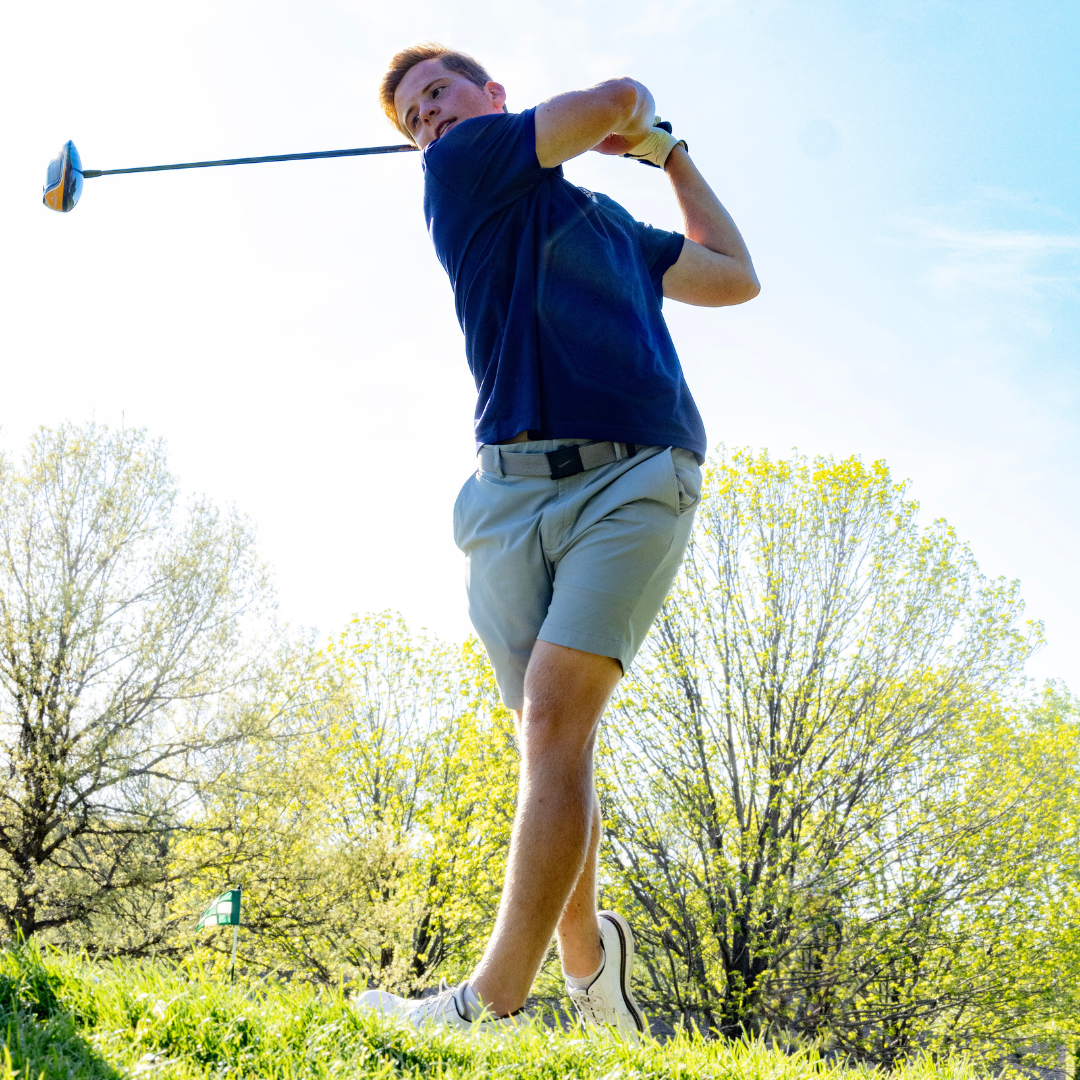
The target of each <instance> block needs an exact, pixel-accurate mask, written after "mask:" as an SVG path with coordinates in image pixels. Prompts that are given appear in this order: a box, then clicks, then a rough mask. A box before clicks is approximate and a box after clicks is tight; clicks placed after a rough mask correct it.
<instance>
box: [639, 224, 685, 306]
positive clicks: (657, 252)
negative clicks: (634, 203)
mask: <svg viewBox="0 0 1080 1080" xmlns="http://www.w3.org/2000/svg"><path fill="white" fill-rule="evenodd" d="M634 227H635V229H636V230H637V237H638V244H639V245H640V246H641V254H642V255H643V256H644V257H645V265H646V266H647V267H648V268H649V278H650V279H651V280H652V283H653V288H654V289H655V290H656V295H657V296H658V297H659V298H661V299H662V298H663V295H664V286H663V281H664V275H665V274H666V273H667V272H668V270H670V269H671V267H673V266H674V265H675V263H676V262H678V260H679V256H680V255H681V254H682V249H683V243H684V242H685V240H686V237H684V236H683V234H682V233H679V232H669V231H668V230H667V229H655V228H653V226H652V225H645V224H644V223H643V222H640V221H635V222H634Z"/></svg>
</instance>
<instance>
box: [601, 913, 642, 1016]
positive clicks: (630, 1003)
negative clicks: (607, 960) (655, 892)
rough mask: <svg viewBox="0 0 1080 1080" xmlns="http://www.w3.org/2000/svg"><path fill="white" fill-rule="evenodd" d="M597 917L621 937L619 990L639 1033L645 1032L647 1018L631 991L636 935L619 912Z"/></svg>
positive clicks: (602, 914)
mask: <svg viewBox="0 0 1080 1080" xmlns="http://www.w3.org/2000/svg"><path fill="white" fill-rule="evenodd" d="M597 915H598V918H601V919H607V921H608V922H609V923H611V924H612V925H613V926H614V927H615V932H616V933H617V934H618V935H619V944H620V945H621V946H622V948H620V950H619V989H620V990H621V991H622V999H623V1004H624V1005H625V1006H626V1010H627V1012H629V1013H630V1015H631V1016H632V1017H633V1018H634V1023H635V1024H637V1029H638V1031H639V1032H644V1031H645V1017H644V1016H643V1015H642V1013H641V1010H640V1009H639V1008H638V1003H637V1002H636V1001H635V1000H634V995H633V994H632V993H631V991H630V975H631V973H632V972H633V970H634V934H633V932H632V931H631V929H630V924H629V923H628V922H627V921H626V920H625V919H624V918H623V917H622V916H621V915H620V914H619V913H618V912H617V911H601V912H598V913H597Z"/></svg>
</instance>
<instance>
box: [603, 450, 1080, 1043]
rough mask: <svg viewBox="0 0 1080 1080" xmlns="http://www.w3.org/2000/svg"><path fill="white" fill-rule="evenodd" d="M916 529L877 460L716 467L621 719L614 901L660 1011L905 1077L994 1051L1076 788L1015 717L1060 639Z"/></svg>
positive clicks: (617, 719) (946, 531)
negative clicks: (952, 1055) (1013, 947)
mask: <svg viewBox="0 0 1080 1080" xmlns="http://www.w3.org/2000/svg"><path fill="white" fill-rule="evenodd" d="M917 509H918V508H917V505H916V504H915V503H913V502H912V501H910V500H909V499H907V498H906V496H905V490H904V486H903V485H898V484H894V483H893V481H892V480H891V478H890V476H889V473H888V470H887V468H886V467H885V465H884V464H883V463H881V462H877V463H875V464H874V465H872V466H869V467H867V466H864V465H863V464H862V463H861V462H859V461H858V460H856V459H848V460H846V461H842V462H834V461H832V460H829V459H816V460H814V461H810V460H808V459H805V458H797V459H795V460H793V461H790V462H785V461H774V460H772V459H771V458H769V457H768V456H767V455H766V454H761V455H753V454H751V453H736V454H735V455H733V456H732V457H731V458H730V459H729V458H726V457H722V458H721V459H720V460H719V461H717V462H716V463H715V464H713V465H712V466H711V467H710V468H709V469H708V470H707V475H706V483H705V488H704V499H703V503H702V506H701V508H700V510H699V516H698V521H697V524H696V529H695V534H694V537H693V540H692V543H691V546H690V549H689V552H688V555H687V558H686V562H685V565H684V569H683V572H682V574H681V577H680V579H679V581H678V582H677V585H676V587H675V589H674V590H673V592H672V594H671V596H670V597H669V599H668V602H667V603H666V605H665V607H664V610H663V612H662V614H661V617H660V619H659V621H658V624H657V626H656V627H655V628H654V631H653V634H652V635H651V637H650V639H649V640H648V642H647V643H646V646H645V648H644V649H643V651H642V654H641V656H640V657H639V659H638V661H637V663H636V664H635V667H634V669H633V671H632V672H631V675H630V677H629V678H628V679H626V680H624V683H623V684H622V685H621V687H620V692H619V699H618V701H617V702H616V703H615V706H614V716H613V717H612V721H611V722H610V723H609V724H608V725H607V726H606V731H607V743H606V751H605V753H606V755H607V760H608V767H607V769H606V774H605V775H606V776H607V784H608V787H607V790H606V793H605V799H604V801H605V804H606V806H605V810H606V817H607V820H608V826H607V827H608V834H609V839H610V843H609V845H607V846H606V866H607V872H608V875H609V887H608V891H609V894H610V895H611V896H612V898H613V899H616V900H617V901H618V902H622V903H624V904H626V905H627V906H630V907H632V908H633V909H635V911H636V915H637V919H638V926H639V927H640V930H641V936H642V939H643V941H642V946H643V948H642V954H643V959H644V961H645V968H646V971H647V976H648V980H649V983H650V984H651V985H650V986H649V987H648V988H643V993H645V994H646V995H647V996H648V997H651V998H652V1000H653V1002H654V1005H655V1006H657V1007H659V1008H660V1009H661V1010H662V1011H671V1010H672V1007H673V1011H675V1012H676V1013H677V1014H679V1015H681V1016H683V1017H684V1018H687V1019H692V1020H694V1021H696V1022H698V1023H701V1024H703V1025H704V1026H705V1027H708V1028H715V1029H716V1030H717V1031H719V1032H720V1033H722V1034H724V1035H729V1036H736V1035H739V1034H742V1033H744V1032H751V1033H753V1032H762V1031H765V1030H770V1031H772V1032H773V1033H774V1034H778V1033H785V1032H786V1033H789V1034H791V1035H798V1036H809V1037H812V1038H817V1039H824V1040H826V1041H827V1042H830V1043H831V1044H832V1045H835V1046H837V1047H839V1048H843V1049H844V1050H846V1051H848V1052H854V1053H856V1054H859V1055H860V1056H863V1057H865V1058H867V1059H870V1060H875V1061H880V1062H883V1063H886V1064H891V1063H892V1062H894V1061H896V1060H898V1059H899V1058H902V1057H903V1056H904V1055H905V1054H908V1053H910V1052H912V1051H913V1050H914V1049H916V1048H918V1047H920V1046H926V1045H928V1044H929V1043H930V1042H932V1041H933V1040H935V1039H938V1040H940V1039H942V1038H945V1039H946V1040H948V1039H952V1044H953V1045H956V1044H969V1045H970V1043H971V1040H972V1039H973V1038H975V1036H976V1035H978V1034H979V1032H980V1030H982V1034H986V1031H985V1029H979V1024H980V1022H981V1021H979V1020H977V1019H975V1018H976V1016H979V1015H981V1016H982V1017H983V1018H984V1019H985V1016H986V1008H987V1007H988V1006H989V1004H990V1003H992V1002H993V1001H994V1000H995V996H996V995H1000V994H1001V993H1002V985H1003V977H1002V976H1003V969H1002V967H1001V965H1000V964H987V963H985V962H982V963H977V962H976V958H977V957H979V956H981V957H982V959H983V961H985V960H986V959H987V949H988V948H989V949H990V950H991V952H992V951H993V947H994V939H993V935H994V933H995V932H997V931H998V930H1000V929H1002V927H1003V926H1004V925H1005V924H1006V923H1007V922H1008V920H1009V918H1011V917H1014V915H1015V911H1016V908H1017V905H1018V903H1020V901H1021V899H1031V898H1032V896H1033V895H1034V891H1035V890H1036V878H1037V876H1038V875H1037V874H1035V873H1033V872H1032V868H1033V867H1039V866H1042V865H1045V863H1044V860H1045V859H1047V858H1051V857H1053V853H1054V845H1055V844H1056V843H1058V840H1057V838H1056V836H1055V832H1054V828H1055V826H1054V821H1056V822H1057V823H1058V824H1059V825H1060V823H1061V820H1062V819H1061V817H1060V814H1059V813H1058V810H1061V809H1062V806H1063V804H1061V803H1060V800H1058V804H1059V805H1058V810H1055V811H1054V812H1053V813H1050V812H1049V811H1047V809H1046V808H1047V807H1048V806H1049V805H1050V803H1052V802H1053V801H1054V800H1053V799H1050V798H1049V794H1048V793H1050V792H1058V793H1060V791H1061V788H1062V785H1061V778H1060V776H1056V775H1055V773H1054V770H1053V769H1052V768H1051V767H1050V765H1049V762H1048V760H1047V759H1045V758H1044V759H1043V760H1041V761H1040V760H1039V759H1038V755H1037V754H1036V753H1035V752H1034V749H1033V748H1034V746H1035V743H1034V742H1032V741H1031V740H1030V739H1028V740H1027V741H1026V742H1025V740H1024V737H1023V736H1024V735H1025V730H1026V729H1025V726H1024V725H1025V721H1024V717H1023V716H1022V715H1019V714H1018V713H1017V711H1016V710H1015V709H1012V708H1011V707H1010V701H1011V700H1012V698H1013V696H1015V693H1016V691H1017V689H1018V687H1020V686H1021V685H1022V672H1023V664H1024V661H1025V659H1026V657H1027V656H1028V655H1029V653H1030V652H1031V650H1032V649H1033V648H1034V647H1035V646H1036V645H1037V644H1038V642H1039V640H1040V631H1041V628H1040V627H1039V626H1038V625H1036V624H1031V623H1028V624H1023V625H1022V624H1020V618H1021V613H1022V604H1021V602H1020V600H1019V598H1018V595H1017V586H1016V583H1007V582H1004V581H988V580H987V579H986V578H984V577H983V576H982V575H981V574H980V573H979V570H978V567H977V565H976V563H975V560H974V558H973V556H972V555H971V552H970V551H969V550H968V549H967V547H966V546H964V545H963V544H961V543H960V542H959V541H958V540H957V539H956V537H955V535H954V533H953V531H952V530H951V529H950V528H949V527H948V525H947V524H946V523H945V522H943V521H937V522H934V523H932V524H931V525H929V526H927V527H925V528H920V527H919V525H918V523H917V521H916V515H917ZM1043 749H1044V750H1045V745H1044V746H1043ZM1054 760H1055V762H1056V763H1057V764H1060V762H1061V760H1062V754H1061V753H1060V752H1059V753H1058V754H1056V755H1055V758H1054ZM1055 798H1056V796H1055ZM1038 807H1042V808H1043V809H1042V810H1039V811H1038V812H1036V809H1037V808H1038ZM1055 815H1057V816H1056V817H1055ZM1036 819H1038V820H1039V821H1041V824H1040V826H1039V827H1038V828H1033V827H1032V824H1033V822H1034V821H1036ZM1024 926H1030V920H1025V921H1024ZM664 1006H667V1009H665V1008H664ZM980 1010H982V1012H981V1013H980ZM1000 1033H1001V1032H1000V1031H999V1034H1000ZM965 1041H966V1043H965Z"/></svg>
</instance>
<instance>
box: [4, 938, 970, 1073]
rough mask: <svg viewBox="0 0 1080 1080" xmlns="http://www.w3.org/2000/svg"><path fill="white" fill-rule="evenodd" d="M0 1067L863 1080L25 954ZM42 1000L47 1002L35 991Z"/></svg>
mask: <svg viewBox="0 0 1080 1080" xmlns="http://www.w3.org/2000/svg"><path fill="white" fill-rule="evenodd" d="M0 979H2V980H3V982H2V983H0V986H3V987H8V986H12V985H14V986H18V987H21V988H22V989H20V990H18V992H17V993H15V994H14V996H13V995H12V994H11V993H9V992H7V991H6V990H5V991H4V993H3V995H2V996H0V1010H2V1016H0V1023H2V1024H3V1031H4V1040H5V1059H4V1060H2V1061H0V1080H15V1078H16V1077H20V1078H27V1077H29V1078H36V1077H39V1076H41V1077H43V1078H44V1080H117V1078H119V1077H120V1076H130V1075H135V1076H147V1077H160V1078H162V1080H173V1078H175V1080H195V1078H203V1077H205V1078H211V1077H213V1078H230V1080H231V1078H235V1080H242V1078H246V1077H250V1078H252V1080H278V1078H281V1080H285V1078H294V1077H313V1078H319V1080H330V1078H339V1077H347V1076H371V1077H386V1078H391V1077H415V1078H417V1080H419V1078H420V1077H427V1076H440V1077H444V1078H446V1080H451V1078H457V1080H482V1078H494V1077H496V1076H498V1077H510V1078H516V1080H549V1078H556V1077H580V1078H582V1080H605V1078H606V1080H610V1078H613V1077H620V1078H626V1080H632V1078H634V1077H659V1078H665V1080H695V1078H697V1077H701V1078H703V1080H704V1078H706V1077H708V1078H718V1077H719V1078H724V1080H805V1078H806V1077H807V1076H813V1077H815V1078H817V1080H870V1078H871V1077H872V1075H874V1074H872V1073H871V1072H870V1071H869V1070H866V1069H860V1068H845V1067H843V1066H842V1065H840V1064H837V1063H830V1062H828V1061H825V1060H823V1059H822V1058H820V1057H819V1056H818V1055H817V1054H816V1053H814V1052H813V1051H806V1050H804V1051H799V1052H796V1053H793V1054H784V1053H782V1052H780V1051H776V1050H769V1049H767V1048H766V1047H765V1046H764V1045H763V1044H762V1043H760V1042H730V1043H717V1042H707V1041H705V1040H703V1039H701V1038H700V1037H699V1036H696V1035H688V1034H680V1035H678V1036H677V1037H676V1038H674V1039H673V1040H671V1041H670V1042H668V1043H666V1044H665V1045H660V1044H657V1043H654V1042H651V1041H649V1042H646V1043H645V1044H644V1045H642V1046H639V1047H631V1046H626V1045H624V1044H622V1043H619V1042H616V1041H614V1040H612V1039H610V1038H608V1037H605V1036H596V1037H583V1036H582V1035H581V1034H580V1033H578V1032H576V1031H575V1032H567V1033H563V1032H561V1031H552V1030H548V1029H544V1028H543V1027H535V1028H531V1029H528V1030H525V1031H523V1032H522V1034H520V1035H515V1036H510V1037H507V1038H504V1039H492V1038H483V1037H480V1038H476V1037H472V1038H470V1037H466V1036H462V1035H451V1034H439V1033H434V1032H423V1033H417V1032H414V1031H412V1030H411V1029H408V1028H405V1027H402V1026H400V1025H398V1024H396V1023H394V1022H393V1021H387V1020H383V1019H382V1018H380V1017H378V1016H376V1015H375V1014H374V1013H370V1012H363V1013H362V1012H359V1011H357V1010H355V1009H353V1008H352V1007H351V1006H350V1004H349V1002H348V1000H347V999H346V998H345V997H344V996H343V995H342V994H341V993H340V991H338V990H335V989H330V988H324V989H322V990H319V989H316V988H314V987H311V986H297V985H295V984H282V983H275V982H272V981H271V982H251V983H245V984H242V985H237V986H235V987H233V986H229V985H227V984H221V983H217V982H215V981H214V980H213V979H212V978H210V977H208V976H207V974H206V972H205V971H204V970H203V969H202V968H200V967H199V966H198V965H197V964H195V963H188V964H185V965H183V966H182V967H180V968H178V969H174V970H170V969H167V968H165V967H163V966H160V965H153V964H149V963H143V964H135V963H131V962H120V961H117V962H113V963H111V964H108V965H97V964H90V963H88V962H87V961H86V960H83V959H79V958H78V957H75V956H71V955H61V954H57V953H52V952H43V951H40V950H36V949H24V950H13V951H9V952H6V953H3V954H0ZM42 987H48V991H47V992H43V991H42V990H41V988H42ZM976 1075H977V1074H976V1072H975V1070H974V1069H973V1068H972V1067H971V1066H970V1065H969V1064H968V1063H967V1062H966V1061H965V1060H963V1059H960V1058H957V1059H950V1060H943V1061H940V1062H937V1063H933V1062H931V1061H929V1060H927V1059H919V1060H916V1061H913V1062H911V1063H909V1064H908V1065H907V1066H905V1067H904V1068H903V1069H902V1070H900V1071H899V1072H898V1073H897V1074H896V1080H975V1078H976Z"/></svg>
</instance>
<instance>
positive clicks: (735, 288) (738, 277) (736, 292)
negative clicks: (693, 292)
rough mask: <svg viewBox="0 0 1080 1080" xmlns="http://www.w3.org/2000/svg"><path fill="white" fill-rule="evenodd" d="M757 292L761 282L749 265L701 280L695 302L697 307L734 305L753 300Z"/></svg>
mask: <svg viewBox="0 0 1080 1080" xmlns="http://www.w3.org/2000/svg"><path fill="white" fill-rule="evenodd" d="M759 292H761V283H760V282H759V281H758V278H757V274H756V273H755V272H754V268H753V267H752V266H751V267H750V268H749V269H748V270H742V269H740V270H738V271H732V270H728V272H727V273H724V274H722V275H717V276H716V277H715V278H713V279H712V280H711V281H707V282H701V283H700V286H699V291H698V297H697V300H696V301H695V303H696V304H697V305H698V306H699V307H735V305H736V304H745V303H746V302H747V301H748V300H753V299H754V297H755V296H757V294H758V293H759Z"/></svg>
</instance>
